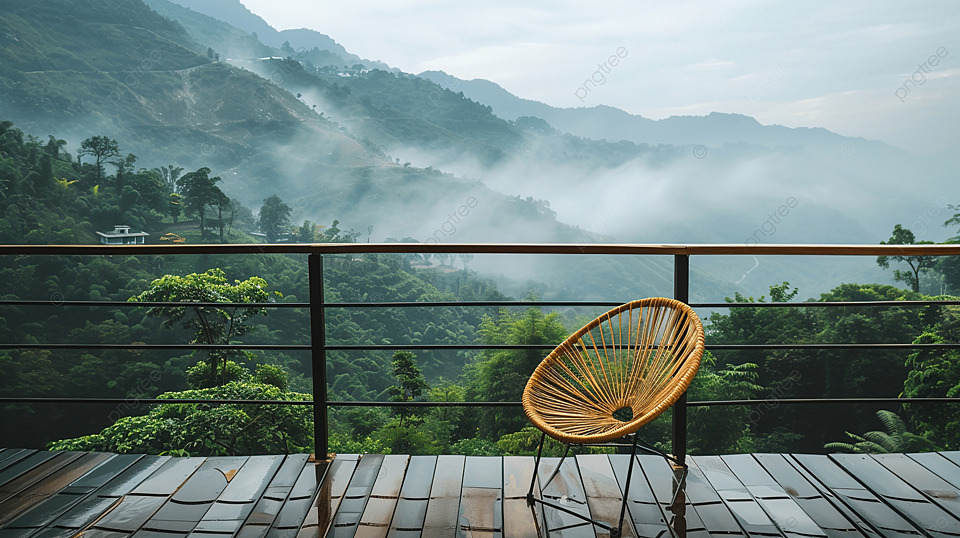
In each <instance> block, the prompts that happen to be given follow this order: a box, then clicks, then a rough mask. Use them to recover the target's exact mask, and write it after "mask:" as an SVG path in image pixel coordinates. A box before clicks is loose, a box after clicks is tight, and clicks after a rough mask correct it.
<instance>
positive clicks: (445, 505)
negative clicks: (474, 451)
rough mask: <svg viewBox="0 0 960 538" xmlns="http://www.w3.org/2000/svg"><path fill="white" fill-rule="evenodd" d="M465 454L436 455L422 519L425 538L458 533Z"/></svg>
mask: <svg viewBox="0 0 960 538" xmlns="http://www.w3.org/2000/svg"><path fill="white" fill-rule="evenodd" d="M465 463H466V457H464V456H438V457H437V468H436V470H435V471H434V474H433V485H432V486H431V488H430V503H429V504H428V505H427V513H426V516H425V517H424V521H423V532H422V536H423V537H424V538H431V537H433V536H438V537H444V538H449V537H450V536H453V535H454V534H455V533H456V532H457V527H458V525H457V519H458V516H459V513H460V491H461V489H462V487H461V483H462V481H463V466H464V464H465Z"/></svg>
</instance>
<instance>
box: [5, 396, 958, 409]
mask: <svg viewBox="0 0 960 538" xmlns="http://www.w3.org/2000/svg"><path fill="white" fill-rule="evenodd" d="M0 403H31V404H33V403H38V404H45V403H78V404H124V403H125V404H134V403H135V404H204V403H215V404H239V405H248V404H253V405H258V404H259V405H271V404H277V405H313V400H243V399H198V398H185V399H166V398H39V397H38V398H17V397H0ZM876 403H898V404H904V403H917V404H923V403H960V398H950V397H931V398H897V397H889V398H782V399H750V400H694V401H688V402H687V405H688V406H693V407H712V406H730V405H746V406H755V405H762V404H768V405H780V404H784V405H811V404H876ZM327 405H329V406H332V407H520V406H522V405H523V403H522V402H513V401H504V402H477V401H471V402H426V401H423V402H378V401H368V400H360V401H346V400H343V401H332V400H328V401H327Z"/></svg>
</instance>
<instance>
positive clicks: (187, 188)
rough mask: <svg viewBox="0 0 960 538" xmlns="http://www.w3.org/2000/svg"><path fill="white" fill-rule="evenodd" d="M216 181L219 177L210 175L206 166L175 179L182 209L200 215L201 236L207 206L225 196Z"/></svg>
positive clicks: (204, 230)
mask: <svg viewBox="0 0 960 538" xmlns="http://www.w3.org/2000/svg"><path fill="white" fill-rule="evenodd" d="M218 181H220V177H219V176H215V177H210V169H209V168H207V167H203V168H200V169H199V170H197V171H196V172H190V173H188V174H184V175H182V176H181V177H180V178H179V179H177V186H178V187H179V188H180V195H181V196H182V201H183V202H182V203H183V209H185V210H186V211H188V212H190V213H196V214H197V215H198V216H199V217H200V235H201V236H202V235H203V234H204V233H206V224H207V223H206V211H207V206H208V205H213V206H215V205H217V203H218V201H220V200H222V199H223V198H224V197H225V196H224V194H223V191H221V190H220V187H217V182H218Z"/></svg>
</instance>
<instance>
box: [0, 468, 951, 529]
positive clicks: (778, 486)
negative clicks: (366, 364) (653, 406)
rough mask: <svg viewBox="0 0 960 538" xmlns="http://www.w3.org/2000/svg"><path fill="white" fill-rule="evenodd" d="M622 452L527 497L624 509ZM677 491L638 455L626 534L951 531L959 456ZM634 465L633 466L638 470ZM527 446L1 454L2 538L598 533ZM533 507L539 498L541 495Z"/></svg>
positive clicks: (726, 477) (690, 481)
mask: <svg viewBox="0 0 960 538" xmlns="http://www.w3.org/2000/svg"><path fill="white" fill-rule="evenodd" d="M628 459H629V458H628V457H627V456H620V455H609V456H608V455H580V456H576V457H575V458H568V459H567V460H566V461H565V462H564V464H563V466H562V468H561V470H560V472H559V473H558V474H557V475H556V477H555V478H554V479H553V481H551V482H550V483H549V484H547V485H545V486H544V485H543V484H542V483H541V481H545V480H546V478H547V477H548V475H549V473H550V471H551V470H552V469H553V468H554V467H555V466H556V464H557V462H558V459H556V458H548V459H545V461H544V465H543V466H542V467H541V470H540V472H539V473H538V484H537V487H536V492H537V495H540V496H543V497H544V498H547V499H552V500H554V501H555V502H558V503H560V504H561V505H562V506H565V507H567V508H568V509H570V510H572V511H574V512H579V513H583V514H589V515H591V516H592V517H594V518H596V519H599V520H602V521H614V522H615V521H616V519H617V518H618V517H619V510H620V502H621V500H622V491H623V488H622V486H623V484H624V483H625V481H626V476H627V468H628ZM688 461H689V462H690V464H691V466H690V472H689V474H688V476H687V479H686V483H685V484H684V487H683V489H682V492H681V497H680V501H679V502H677V503H675V504H674V505H673V506H672V507H671V500H672V498H673V493H674V487H675V482H674V475H673V471H672V470H671V469H670V467H669V466H668V465H667V464H666V463H665V462H664V461H663V460H662V459H660V458H657V457H653V456H641V457H640V465H639V466H636V467H634V474H633V478H632V480H631V486H630V491H629V499H628V501H629V502H628V514H627V521H628V522H629V524H628V525H626V529H625V533H624V535H625V536H643V537H647V536H650V537H652V536H670V533H671V532H673V533H675V534H676V535H680V536H689V537H697V538H707V537H722V538H735V537H738V536H742V537H778V536H779V537H784V538H803V537H830V538H833V537H843V538H847V537H851V538H852V537H858V536H859V537H879V536H882V537H894V538H900V537H904V538H906V537H931V538H957V537H960V452H942V453H926V454H885V455H874V456H864V455H852V454H851V455H830V456H825V455H789V454H739V455H728V456H696V457H692V458H689V460H688ZM638 470H639V472H638ZM532 473H533V458H531V457H503V458H500V457H464V456H412V457H411V456H405V455H386V456H384V455H375V454H374V455H363V456H359V455H349V454H348V455H339V456H337V457H336V458H334V460H333V461H332V463H330V464H328V465H314V464H313V463H311V461H310V460H309V458H308V456H307V455H304V454H301V455H291V456H251V457H230V458H228V457H223V458H169V457H161V456H135V455H113V454H101V453H81V452H62V453H55V452H42V451H39V452H38V451H33V450H17V449H6V450H2V451H0V538H28V537H30V538H48V537H59V536H64V537H67V536H77V535H82V536H84V537H85V538H93V537H96V538H101V537H103V538H123V537H129V536H134V537H136V538H186V537H188V536H189V537H190V538H228V537H239V538H260V537H282V538H319V537H320V536H336V537H365V538H371V537H388V536H389V537H402V538H406V537H411V538H412V537H418V536H423V537H434V536H437V537H454V536H457V537H461V536H462V537H473V536H503V537H535V536H548V535H549V536H561V537H593V536H604V535H606V533H605V532H604V531H602V530H601V529H599V528H596V527H595V526H593V525H591V524H588V523H584V522H582V521H580V520H578V519H577V518H575V517H573V516H570V515H568V514H565V513H563V512H560V511H557V510H554V509H551V508H549V507H545V508H536V509H532V508H531V507H530V506H528V505H527V503H526V500H525V495H526V492H527V489H528V488H529V485H530V480H531V478H532ZM537 506H538V507H539V505H537Z"/></svg>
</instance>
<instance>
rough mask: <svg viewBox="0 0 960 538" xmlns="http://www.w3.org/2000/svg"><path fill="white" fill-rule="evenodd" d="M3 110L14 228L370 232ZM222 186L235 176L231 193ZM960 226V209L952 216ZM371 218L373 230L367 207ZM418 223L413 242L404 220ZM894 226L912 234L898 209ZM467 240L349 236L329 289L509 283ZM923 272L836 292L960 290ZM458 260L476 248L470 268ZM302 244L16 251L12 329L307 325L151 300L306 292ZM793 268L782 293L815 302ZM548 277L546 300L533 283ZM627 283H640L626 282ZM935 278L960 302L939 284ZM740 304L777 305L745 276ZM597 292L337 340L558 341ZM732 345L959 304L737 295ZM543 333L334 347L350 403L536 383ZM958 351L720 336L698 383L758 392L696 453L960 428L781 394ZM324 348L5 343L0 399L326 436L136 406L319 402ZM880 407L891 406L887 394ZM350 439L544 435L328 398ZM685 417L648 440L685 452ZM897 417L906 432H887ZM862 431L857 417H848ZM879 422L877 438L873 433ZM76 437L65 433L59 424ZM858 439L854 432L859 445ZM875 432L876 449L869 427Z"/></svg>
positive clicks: (179, 432) (950, 418) (411, 297)
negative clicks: (293, 250)
mask: <svg viewBox="0 0 960 538" xmlns="http://www.w3.org/2000/svg"><path fill="white" fill-rule="evenodd" d="M65 146H66V143H65V142H64V141H63V140H61V139H58V138H57V137H56V136H48V138H47V139H46V140H43V139H40V138H37V137H35V136H32V135H29V134H25V133H23V132H22V131H21V130H20V129H18V128H16V127H15V126H14V125H13V124H12V123H10V122H8V121H5V122H0V204H2V208H3V212H2V217H0V243H3V244H27V243H29V244H91V243H96V242H97V241H98V240H97V237H98V236H97V234H96V232H98V231H108V230H110V229H112V228H113V226H114V225H116V224H118V223H123V224H127V225H130V226H131V227H132V228H133V229H135V230H142V231H145V232H147V233H149V234H150V235H149V241H150V242H164V241H170V242H175V243H182V242H186V243H201V242H210V243H220V242H254V241H257V240H258V239H257V238H256V237H255V236H253V235H251V233H254V232H256V233H258V234H262V235H263V236H264V237H265V238H267V239H271V240H284V241H301V242H351V241H356V240H358V239H359V238H360V237H361V232H356V231H353V230H351V229H348V228H347V227H346V226H344V228H341V223H340V222H339V221H337V220H336V219H335V217H336V216H335V215H331V216H330V222H331V224H330V225H318V224H315V223H312V222H309V221H306V222H303V223H300V224H296V223H292V222H290V213H291V211H290V207H289V206H288V205H287V204H286V203H285V202H284V201H283V200H282V199H280V198H279V197H277V196H270V197H267V198H265V199H264V200H263V205H262V206H261V207H260V208H259V209H258V211H257V212H256V213H254V211H253V210H251V209H250V208H247V207H245V206H243V205H242V204H241V203H240V202H238V201H237V200H236V199H234V198H233V197H231V195H230V193H229V189H227V187H226V186H223V188H221V185H223V181H222V180H221V179H220V177H219V176H217V175H216V174H217V172H216V171H214V170H212V169H211V168H207V167H201V168H199V169H197V170H193V171H187V170H184V169H183V168H182V167H180V166H177V165H176V163H174V164H170V163H163V164H160V163H149V165H150V166H151V167H149V168H147V167H139V166H138V164H139V161H138V159H137V157H136V156H135V155H132V154H129V153H127V154H124V152H123V151H122V150H121V148H122V143H121V142H120V141H116V140H112V139H110V138H108V137H105V136H100V135H91V136H90V137H88V138H86V139H84V140H83V142H82V143H81V144H80V147H79V148H77V149H76V153H75V154H71V153H70V152H68V151H67V149H68V148H66V147H65ZM225 189H226V190H225ZM958 223H960V217H957V216H955V217H953V218H951V219H949V220H948V221H947V222H946V225H948V226H953V225H956V224H958ZM355 225H359V226H362V225H363V223H357V224H355ZM402 240H403V241H411V239H410V238H403V239H402ZM889 242H892V243H916V242H918V241H917V239H916V238H915V237H914V235H913V233H912V232H910V231H909V230H906V229H904V228H902V227H901V226H899V225H897V226H896V227H895V228H894V232H893V235H892V236H891V238H890V240H889ZM470 262H471V257H470V256H460V257H446V256H432V257H431V256H420V255H365V256H362V257H353V256H341V257H337V256H331V257H329V260H327V261H326V262H325V275H324V276H325V282H324V285H325V291H326V298H327V300H328V301H333V302H341V301H343V302H366V303H374V304H381V303H390V302H396V301H427V300H447V301H470V300H504V299H510V297H508V296H506V295H504V294H503V293H501V292H500V291H498V289H497V286H496V285H495V284H494V283H493V281H491V280H489V279H486V278H484V277H483V276H481V275H479V274H477V273H476V272H475V271H472V270H470V268H469V264H470ZM877 262H878V264H879V265H880V266H882V267H891V266H893V267H895V268H896V269H895V271H896V273H895V278H896V279H897V281H899V282H903V283H904V284H906V285H907V286H908V287H909V288H910V289H900V288H896V287H892V286H886V285H876V284H841V285H838V286H837V287H835V288H834V289H833V290H832V291H830V292H829V293H825V294H822V295H821V296H820V297H819V298H816V299H811V300H816V301H863V300H918V299H927V298H931V296H929V295H925V294H922V293H920V290H921V289H926V288H928V287H930V286H931V283H937V284H938V285H939V287H941V288H943V289H946V290H954V289H957V285H958V271H957V270H956V262H955V260H952V259H944V260H942V261H938V260H936V259H932V258H931V259H927V258H899V257H893V258H889V259H888V258H882V259H878V260H877ZM456 265H459V266H460V267H456ZM307 288H308V283H307V275H306V260H305V258H304V257H303V256H298V255H267V254H264V255H257V256H218V257H212V256H206V255H203V256H201V255H196V256H194V255H183V256H139V257H133V256H109V257H79V256H56V257H55V256H4V257H2V258H0V299H3V300H36V301H40V302H42V303H43V304H42V305H39V306H37V305H30V306H11V305H0V341H3V342H5V343H10V344H55V343H88V344H130V343H138V342H143V343H180V344H182V343H188V342H191V343H200V344H218V343H248V344H279V343H283V344H307V343H309V332H308V327H309V318H308V313H307V312H306V311H304V310H302V309H298V308H262V307H257V308H254V307H249V308H243V307H231V308H226V307H225V308H204V309H185V308H182V307H181V308H179V309H177V308H172V307H171V308H167V307H141V306H138V305H137V302H140V301H151V300H173V301H178V300H179V301H197V300H204V301H219V302H235V303H243V302H267V301H275V302H278V303H282V302H290V303H294V302H300V301H303V300H305V299H306V297H307ZM798 293H799V291H798V290H796V289H793V288H791V287H790V285H789V284H788V283H786V282H784V283H780V284H776V285H773V286H771V287H770V295H769V301H770V302H773V303H777V302H787V301H791V300H795V299H796V298H797V295H798ZM533 297H534V296H533V295H528V296H527V297H526V298H528V299H530V298H533ZM630 298H632V297H623V298H621V299H624V300H626V299H630ZM933 298H952V297H949V296H937V297H933ZM72 300H120V301H129V302H130V305H129V306H128V307H127V306H125V307H98V306H94V307H87V306H65V305H63V304H62V302H63V301H72ZM729 300H730V301H737V302H753V301H761V302H766V301H767V300H768V299H767V298H766V297H760V298H758V299H753V298H750V297H743V296H740V295H736V296H735V297H732V298H730V299H729ZM599 313H600V312H599V311H598V309H584V308H580V309H576V308H568V309H552V310H548V309H541V308H533V307H522V306H518V307H511V308H493V307H469V308H467V307H457V308H438V309H431V310H428V309H425V308H395V307H389V305H388V306H385V307H375V308H374V307H371V308H363V309H332V310H331V311H330V312H329V313H328V315H327V319H326V323H327V341H328V343H330V344H366V345H370V344H377V345H384V346H386V349H389V346H390V345H401V344H413V345H418V344H458V345H467V344H477V343H483V344H543V345H552V344H556V343H559V342H560V341H561V340H562V339H563V338H565V337H566V335H568V334H569V333H570V332H572V331H573V330H575V329H576V328H577V327H579V326H580V325H582V324H583V323H584V322H585V321H586V320H587V319H589V318H591V317H592V316H595V315H597V314H599ZM705 315H706V319H705V321H707V322H708V323H707V330H708V342H709V343H713V344H735V343H739V344H785V343H812V342H825V343H831V342H834V343H846V342H857V343H872V342H876V343H887V342H889V343H897V342H899V343H910V342H918V343H950V342H956V341H957V338H958V337H960V317H958V312H957V308H956V307H953V306H925V307H908V308H894V307H886V306H885V307H843V308H829V309H828V308H817V307H800V308H797V307H792V308H786V307H784V308H762V309H746V308H731V309H727V310H717V311H713V312H709V313H705ZM542 355H543V354H542V353H541V352H539V351H530V350H504V349H495V350H485V351H479V352H477V351H470V350H463V351H457V352H444V351H430V350H425V351H422V352H417V353H411V352H409V351H397V350H389V351H388V350H384V351H330V352H329V353H328V357H327V378H328V380H329V398H330V400H334V401H352V400H355V401H366V400H378V401H453V402H457V401H473V400H487V401H517V400H519V398H520V392H521V391H522V388H523V386H524V383H525V382H526V379H527V377H528V375H529V373H530V372H531V371H532V369H533V368H534V367H535V365H536V364H537V363H538V362H539V361H540V359H541V358H542ZM958 364H960V362H958V357H957V352H956V350H952V349H947V350H943V349H937V350H922V351H911V350H883V351H851V350H839V351H838V350H804V351H798V350H773V351H766V352H757V351H722V352H717V353H715V354H709V353H708V354H707V356H706V358H705V360H704V363H703V366H702V368H701V371H700V373H699V374H698V376H697V378H696V379H695V381H694V384H693V386H692V388H691V391H690V399H691V400H719V399H739V398H756V399H761V400H764V402H763V404H762V405H760V406H754V407H745V406H724V407H697V408H692V409H691V416H690V441H689V443H690V449H691V451H692V452H694V453H729V452H741V451H822V450H824V446H825V445H828V444H831V446H832V447H835V446H838V445H836V444H833V443H846V445H845V446H847V447H849V448H850V449H876V446H879V445H877V443H876V442H875V440H876V439H879V438H883V436H886V437H885V439H886V440H887V441H889V443H892V444H888V447H892V448H891V449H896V450H901V451H902V450H924V449H932V448H944V449H957V448H958V447H960V424H958V420H957V419H956V414H955V413H949V412H945V411H944V408H942V407H940V406H930V405H924V406H921V405H904V406H900V407H895V406H885V407H883V406H882V407H876V406H868V405H861V406H855V407H853V408H850V407H844V408H842V409H840V408H836V407H830V406H826V405H818V406H812V407H811V406H805V407H800V406H787V405H783V406H781V405H779V404H778V402H779V400H781V399H786V398H796V397H857V396H863V397H870V396H896V395H899V394H902V395H903V396H908V397H910V396H957V395H958V393H960V366H958ZM310 378H311V371H310V362H309V357H308V356H307V355H306V354H305V353H300V352H296V351H287V352H278V351H244V352H231V353H219V352H206V351H197V352H193V353H191V352H182V353H181V352H179V351H177V352H170V351H165V350H120V349H91V350H79V351H77V350H67V349H55V350H50V349H46V350H45V349H6V350H4V351H2V352H0V379H2V381H0V395H2V396H7V397H9V396H22V397H43V396H70V397H98V398H125V399H126V402H125V403H124V404H121V405H119V406H116V405H99V404H98V405H91V406H79V405H77V406H70V407H62V406H61V407H58V406H49V405H46V404H35V405H23V404H4V406H3V411H2V415H0V427H2V430H3V431H4V432H5V436H6V441H5V442H6V443H8V444H9V443H13V444H16V445H19V446H38V447H39V446H44V445H46V444H47V443H51V442H52V444H50V445H48V446H51V447H55V448H75V449H88V450H107V451H116V452H151V453H170V454H180V455H185V454H233V453H263V452H290V451H309V450H311V447H312V444H313V439H312V431H313V430H312V423H311V415H310V412H309V408H308V407H293V406H271V405H265V406H244V405H176V404H169V405H156V406H148V405H140V404H139V399H143V398H153V397H159V398H239V399H281V400H309V399H311V396H310V393H311V382H310ZM880 409H887V410H889V411H893V412H894V414H892V415H891V414H883V413H881V414H880V416H879V418H878V417H877V416H875V415H876V413H877V411H878V410H880ZM330 416H331V425H330V431H331V437H330V445H331V450H333V451H337V452H353V451H367V452H403V453H431V454H436V453H460V454H518V453H528V452H529V451H530V450H532V448H533V446H534V445H535V442H536V438H537V435H536V433H535V432H534V430H533V429H532V428H531V427H529V426H528V425H527V422H526V420H525V419H524V418H523V415H522V412H521V411H520V410H519V409H516V408H507V407H504V408H499V407H498V408H483V409H480V410H478V409H474V408H456V407H438V408H416V409H414V410H409V409H407V410H400V409H399V408H397V409H392V408H387V407H349V406H343V407H341V406H338V407H335V408H332V409H331V413H330ZM668 425H669V416H665V417H662V418H661V419H658V420H657V421H656V422H655V423H653V424H652V425H651V426H649V427H648V428H647V429H646V436H647V437H648V439H649V440H650V441H652V442H654V443H657V444H659V445H660V446H662V447H663V448H667V449H668V448H669V435H668V431H669V427H668ZM880 429H886V430H887V431H873V432H869V431H868V430H880ZM845 432H850V433H851V434H854V435H853V436H848V435H847V434H846V433H845ZM861 434H864V435H861ZM58 439H59V440H60V441H57V440H58ZM851 441H855V443H851ZM871 442H873V443H874V444H873V445H870V446H869V447H868V446H867V445H868V444H870V443H871Z"/></svg>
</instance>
